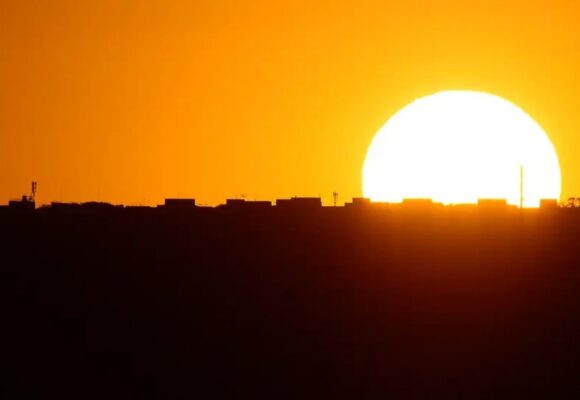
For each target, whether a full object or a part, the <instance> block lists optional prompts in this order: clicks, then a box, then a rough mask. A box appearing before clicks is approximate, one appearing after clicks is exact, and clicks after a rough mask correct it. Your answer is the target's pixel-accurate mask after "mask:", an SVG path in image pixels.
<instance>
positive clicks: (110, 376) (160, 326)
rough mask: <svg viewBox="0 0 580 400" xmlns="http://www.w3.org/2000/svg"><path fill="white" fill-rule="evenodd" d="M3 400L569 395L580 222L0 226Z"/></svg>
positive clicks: (47, 215) (25, 220)
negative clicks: (47, 399) (50, 399)
mask: <svg viewBox="0 0 580 400" xmlns="http://www.w3.org/2000/svg"><path fill="white" fill-rule="evenodd" d="M0 228H1V229H0V250H1V254H2V262H1V271H0V293H1V303H0V304H1V314H0V315H1V321H2V323H1V326H0V332H1V334H0V339H1V342H0V362H1V366H2V370H3V372H2V374H1V378H0V379H1V381H0V390H1V391H2V393H1V397H2V398H5V399H25V398H77V399H110V398H121V399H129V398H136V399H146V398H160V399H173V398H183V399H186V398H187V399H195V398H199V399H210V398H230V399H232V398H240V399H241V398H248V399H252V398H268V399H276V398H297V399H298V398H317V399H332V398H352V399H357V398H396V399H400V398H419V399H427V398H446V399H449V398H462V399H467V398H470V399H471V398H490V399H491V398H498V397H507V398H529V397H543V398H576V395H574V394H575V393H576V394H577V389H579V388H580V381H579V376H580V270H579V268H580V212H577V210H566V209H553V210H524V211H522V212H520V211H519V210H510V209H497V210H496V209H489V210H488V209H481V208H480V209H477V208H466V209H460V208H455V209H451V208H432V209H431V208H425V209H400V210H388V209H379V208H373V207H361V208H360V209H357V208H354V207H351V208H348V209H346V208H331V207H329V208H312V209H309V210H308V209H305V210H292V209H288V210H282V209H277V208H264V209H261V208H256V209H238V208H235V207H233V208H231V209H228V208H221V209H201V208H197V209H195V208H193V207H192V208H191V209H190V210H186V209H182V210H173V211H171V210H168V209H164V208H159V209H144V208H134V209H129V208H110V207H104V206H103V207H99V206H93V207H77V208H70V209H68V208H58V207H54V208H52V209H50V208H49V209H41V210H36V211H13V210H9V209H4V210H1V212H0Z"/></svg>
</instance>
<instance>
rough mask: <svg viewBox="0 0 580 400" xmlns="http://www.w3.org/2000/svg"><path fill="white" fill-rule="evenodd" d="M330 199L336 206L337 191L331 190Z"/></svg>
mask: <svg viewBox="0 0 580 400" xmlns="http://www.w3.org/2000/svg"><path fill="white" fill-rule="evenodd" d="M332 200H333V202H334V206H335V207H336V203H337V202H338V192H336V191H335V192H332Z"/></svg>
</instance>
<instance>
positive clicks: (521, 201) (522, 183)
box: [520, 164, 524, 208]
mask: <svg viewBox="0 0 580 400" xmlns="http://www.w3.org/2000/svg"><path fill="white" fill-rule="evenodd" d="M523 207H524V164H520V208H523Z"/></svg>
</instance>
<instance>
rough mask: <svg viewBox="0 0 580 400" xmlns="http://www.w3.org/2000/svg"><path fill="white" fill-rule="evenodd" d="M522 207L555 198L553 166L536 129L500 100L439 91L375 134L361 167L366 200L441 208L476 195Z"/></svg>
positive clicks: (541, 134)
mask: <svg viewBox="0 0 580 400" xmlns="http://www.w3.org/2000/svg"><path fill="white" fill-rule="evenodd" d="M521 165H523V172H524V173H523V175H524V179H523V197H524V203H523V204H524V206H525V207H537V206H538V205H539V202H540V199H559V197H560V184H561V183H560V166H559V164H558V156H557V155H556V151H555V150H554V146H553V145H552V143H551V142H550V139H549V138H548V136H547V135H546V133H545V132H544V131H543V130H542V128H541V127H540V126H539V125H538V124H537V123H536V122H535V121H534V120H533V119H532V118H531V117H530V116H529V115H528V114H526V113H525V112H524V111H523V110H522V109H520V108H519V107H517V106H515V105H514V104H512V103H510V102H509V101H507V100H504V99H502V98H500V97H497V96H494V95H490V94H486V93H480V92H473V91H445V92H439V93H436V94H434V95H431V96H427V97H423V98H421V99H418V100H416V101H414V102H413V103H411V104H409V105H408V106H406V107H405V108H403V109H402V110H400V111H399V112H397V113H396V114H395V115H394V116H393V117H392V118H391V119H390V120H389V121H388V122H387V123H386V124H385V125H384V126H383V127H382V128H381V129H380V130H379V131H378V132H377V134H376V135H375V137H374V139H373V141H372V143H371V145H370V146H369V149H368V152H367V156H366V160H365V163H364V167H363V194H364V196H365V197H368V198H370V199H371V200H373V201H386V202H400V201H402V200H403V199H405V198H432V199H433V200H434V201H437V202H442V203H444V204H458V203H476V202H477V200H478V199H482V198H487V199H489V198H501V199H506V200H507V201H508V203H509V204H515V205H518V204H519V202H520V166H521Z"/></svg>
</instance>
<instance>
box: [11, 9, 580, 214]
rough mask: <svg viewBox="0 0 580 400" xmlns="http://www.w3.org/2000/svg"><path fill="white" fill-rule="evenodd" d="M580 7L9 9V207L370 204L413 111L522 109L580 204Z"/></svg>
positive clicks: (565, 187) (567, 192) (567, 193)
mask: <svg viewBox="0 0 580 400" xmlns="http://www.w3.org/2000/svg"><path fill="white" fill-rule="evenodd" d="M579 18H580V5H579V4H578V2H576V1H572V0H569V1H561V0H560V1H555V0H550V1H532V0H527V1H519V0H518V1H505V0H502V1H490V0H487V1H484V0H479V1H465V0H458V1H444V0H432V1H417V0H413V1H409V0H405V1H394V0H392V1H387V0H356V1H354V0H352V1H337V0H318V1H316V0H292V1H284V2H283V1H274V0H268V1H266V0H264V1H239V0H222V1H220V0H195V1H191V0H183V1H171V0H150V1H147V0H126V1H119V0H99V1H86V0H59V1H53V0H38V1H26V0H0V203H5V202H6V201H7V200H8V199H9V198H14V197H18V196H19V195H21V194H22V193H24V192H27V191H28V189H29V183H30V181H31V180H33V179H35V180H37V181H38V182H39V201H40V203H46V202H50V201H87V200H100V201H109V202H113V203H125V204H157V203H160V202H162V200H163V198H165V197H172V196H183V197H195V198H196V199H197V200H198V203H205V204H217V203H220V202H222V201H223V200H224V199H225V198H226V197H236V196H240V195H241V194H245V195H246V196H247V198H250V199H251V198H257V199H275V198H278V197H287V196H291V195H302V196H318V195H320V196H322V197H323V200H324V201H325V202H327V203H330V202H331V200H332V196H331V193H332V191H333V190H336V191H338V192H339V193H340V197H341V199H342V200H343V201H344V200H345V199H349V198H350V197H352V196H360V195H361V169H362V165H363V161H364V157H365V153H366V149H367V146H368V145H369V143H370V141H371V139H372V137H373V135H374V134H375V132H376V131H377V130H378V129H379V128H380V127H381V126H382V125H383V123H384V122H385V121H386V120H387V119H388V118H389V117H390V116H391V115H392V114H393V113H394V112H396V111H397V110H398V109H400V108H401V107H403V106H404V105H406V104H407V103H409V102H410V101H412V100H413V99H415V98H417V97H420V96H424V95H427V94H431V93H433V92H436V91H439V90H445V89H472V90H482V91H487V92H491V93H494V94H497V95H499V96H502V97H504V98H506V99H508V100H510V101H512V102H514V103H516V104H518V105H519V106H520V107H522V108H523V109H524V110H526V111H527V112H528V113H529V114H530V115H532V117H534V118H535V119H536V121H538V122H539V123H540V124H541V125H542V127H543V128H544V129H545V130H546V131H547V132H548V134H549V136H550V138H551V140H552V142H553V143H554V146H555V147H556V151H557V153H558V155H559V157H560V165H561V168H562V177H563V182H562V186H563V191H562V198H567V197H569V196H576V195H577V196H580V157H577V156H576V154H577V149H580V112H579V111H580V98H579V96H578V94H579V92H580V74H579V71H580V24H579V23H578V20H579Z"/></svg>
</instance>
